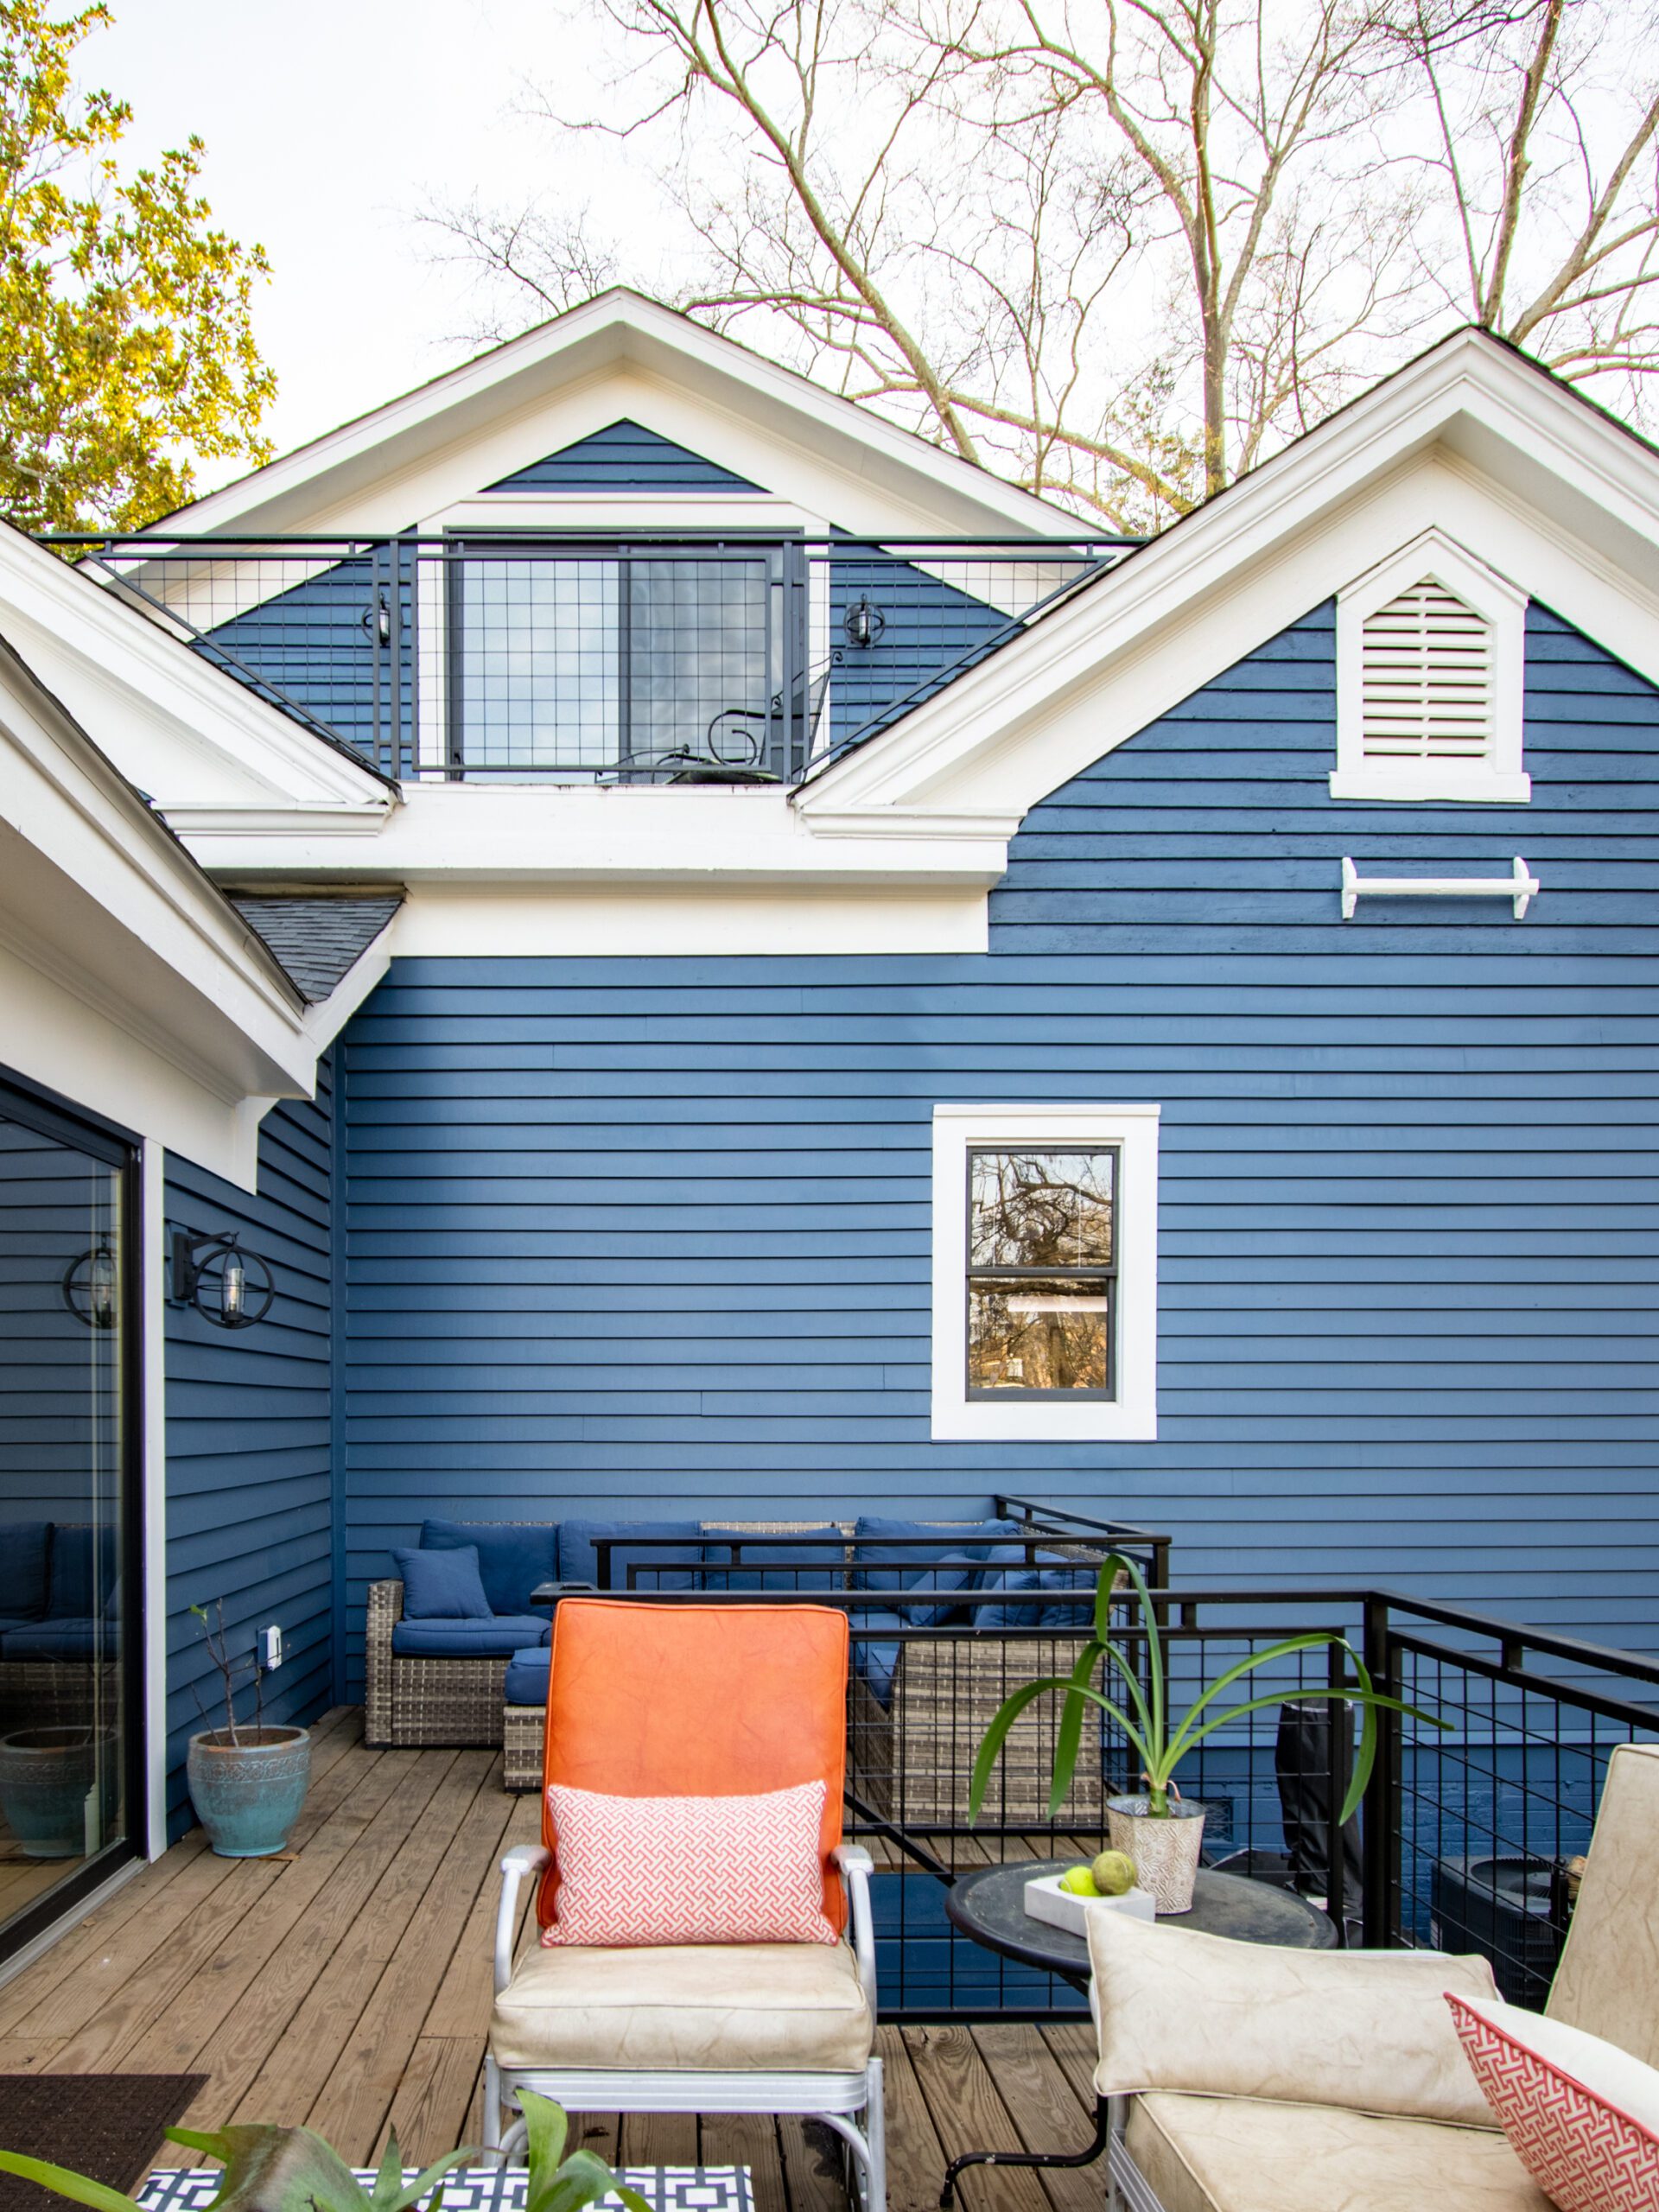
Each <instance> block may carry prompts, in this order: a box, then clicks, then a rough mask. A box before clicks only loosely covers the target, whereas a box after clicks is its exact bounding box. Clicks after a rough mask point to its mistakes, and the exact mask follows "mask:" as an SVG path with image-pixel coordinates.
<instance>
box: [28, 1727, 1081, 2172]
mask: <svg viewBox="0 0 1659 2212" xmlns="http://www.w3.org/2000/svg"><path fill="white" fill-rule="evenodd" d="M314 1762H315V1763H314V1767H313V1778H312V1784H311V1791H310V1796H309V1797H308V1801H307V1803H306V1808H305V1811H304V1814H303V1815H302V1819H301V1821H300V1823H299V1825H298V1827H296V1830H295V1833H294V1837H293V1841H292V1848H291V1850H290V1852H289V1854H287V1855H286V1856H285V1857H284V1858H283V1859H258V1860H245V1861H242V1862H236V1861H233V1860H229V1859H215V1858H214V1857H213V1854H212V1853H210V1852H209V1851H207V1848H206V1846H205V1839H204V1838H203V1837H202V1834H201V1832H200V1829H197V1830H195V1831H194V1832H193V1833H192V1834H190V1835H188V1836H187V1837H186V1838H185V1840H184V1841H183V1842H181V1843H179V1844H175V1846H174V1847H173V1848H172V1849H171V1850H170V1851H169V1852H168V1853H167V1854H166V1856H165V1857H164V1858H162V1859H158V1860H157V1861H156V1864H155V1865H154V1866H149V1867H146V1868H145V1869H144V1871H143V1872H142V1873H141V1874H139V1875H137V1877H136V1878H134V1879H133V1880H132V1881H130V1882H129V1883H128V1884H127V1885H126V1886H125V1887H124V1888H123V1889H122V1890H120V1891H118V1893H117V1894H116V1896H115V1897H112V1898H111V1900H110V1901H109V1902H108V1903H107V1904H105V1905H104V1906H103V1907H102V1908H100V1909H99V1910H98V1911H96V1912H95V1913H93V1914H92V1915H90V1916H88V1917H87V1919H86V1920H85V1921H84V1922H82V1923H80V1925H79V1927H77V1928H76V1929H73V1931H72V1932H71V1933H70V1934H69V1935H67V1936H65V1937H64V1938H63V1939H62V1941H61V1942H59V1943H58V1944H56V1945H55V1946H54V1948H53V1949H52V1950H51V1951H50V1952H48V1954H47V1955H46V1956H45V1957H43V1958H41V1959H40V1960H37V1961H35V1964H34V1965H33V1966H31V1967H29V1968H28V1969H27V1970H26V1971H25V1972H23V1973H22V1974H19V1975H17V1976H16V1978H15V1979H14V1980H11V1981H10V1982H7V1983H5V1984H3V1985H0V2073H35V2072H40V2073H99V2072H110V2073H130V2074H144V2073H201V2074H206V2075H208V2076H209V2082H208V2086H207V2088H206V2089H205V2090H204V2091H203V2092H202V2094H201V2095H200V2099H199V2100H198V2101H197V2102H196V2104H195V2105H194V2107H192V2109H191V2111H190V2112H189V2113H188V2115H187V2124H188V2125H190V2126H198V2127H213V2126H222V2125H223V2124H225V2123H226V2122H227V2121H229V2120H279V2121H286V2122H289V2123H299V2122H304V2123H306V2124H308V2125H309V2126H313V2127H315V2128H317V2129H319V2130H320V2131H321V2133H323V2134H325V2135H327V2137H328V2138H329V2139H330V2140H331V2141H333V2142H334V2144H336V2145H338V2146H339V2148H340V2150H341V2151H342V2152H345V2153H346V2156H347V2157H349V2158H352V2159H353V2160H354V2161H356V2162H358V2163H359V2164H361V2163H367V2162H371V2161H372V2160H373V2159H374V2158H377V2157H378V2153H379V2152H380V2149H381V2148H382V2146H383V2145H384V2144H385V2139H386V2134H387V2131H388V2128H389V2127H395V2128H396V2129H397V2138H398V2142H399V2145H401V2147H402V2148H403V2150H404V2152H405V2153H406V2154H407V2155H408V2157H409V2158H410V2159H411V2160H413V2161H416V2162H419V2163H423V2162H425V2161H426V2160H428V2159H429V2158H433V2157H435V2156H437V2155H439V2154H441V2153H442V2152H445V2151H448V2150H450V2149H452V2148H454V2145H456V2144H458V2143H462V2142H476V2141H477V2140H478V2130H479V2125H480V2072H481V2067H482V2060H483V2051H484V2042H485V2036H486V2029H487V2025H488V2020H489V2011H490V1963H489V1962H490V1950H491V1943H492V1940H493V1920H494V1912H495V1896H496V1882H495V1878H494V1877H495V1867H496V1864H497V1861H498V1859H499V1855H500V1853H501V1850H502V1848H503V1847H505V1845H507V1844H509V1843H513V1842H518V1841H520V1840H532V1839H533V1838H534V1836H535V1834H536V1828H537V1804H536V1800H535V1799H534V1797H509V1796H505V1795H504V1793H503V1791H502V1789H501V1786H500V1773H499V1756H498V1755H497V1754H495V1753H493V1752H490V1751H369V1750H367V1749H365V1746H364V1744H363V1742H362V1730H361V1715H360V1714H359V1713H358V1712H357V1711H355V1710H354V1709H348V1708H346V1709H341V1710H340V1711H339V1712H336V1713H330V1714H329V1715H328V1716H327V1719H325V1720H323V1721H322V1722H321V1723H320V1724H319V1726H318V1727H317V1728H316V1730H315V1751H314ZM880 2038H881V2049H882V2050H883V2053H884V2055H885V2056H886V2059H887V2128H888V2139H889V2162H890V2187H891V2202H892V2204H893V2212H932V2208H933V2207H934V2206H936V2205H937V2203H938V2189H939V2180H940V2177H941V2175H942V2173H943V2171H944V2164H945V2160H946V2158H948V2157H949V2156H950V2155H952V2154H953V2153H954V2152H957V2151H962V2150H969V2149H1006V2150H1014V2149H1018V2148H1020V2147H1027V2148H1035V2149H1041V2150H1052V2149H1056V2148H1058V2147H1061V2146H1062V2145H1079V2144H1081V2143H1084V2142H1086V2141H1087V2139H1088V2137H1089V2133H1090V2126H1091V2120H1092V2111H1093V2103H1092V2092H1091V2091H1090V2087H1089V2069H1090V2063H1091V2054H1090V2044H1091V2037H1090V2035H1089V2031H1087V2030H1086V2029H1085V2028H1084V2027H1082V2026H1071V2025H1067V2026H1064V2027H1055V2028H1041V2029H1039V2028H1031V2027H1020V2026H1014V2025H1000V2026H999V2025H993V2026H986V2027H979V2028H975V2029H972V2030H969V2029H967V2028H963V2027H954V2026H952V2027H923V2028H904V2029H895V2028H884V2029H882V2030H881V2031H880ZM581 2127H582V2137H583V2139H584V2140H585V2141H586V2142H587V2143H588V2145H590V2147H591V2148H593V2149H594V2150H595V2151H597V2152H600V2154H601V2156H602V2157H604V2158H608V2159H610V2160H612V2161H613V2162H618V2163H623V2164H642V2165H648V2164H682V2163H693V2162H696V2160H698V2159H701V2160H702V2161H703V2162H704V2163H709V2164H713V2163H720V2164H746V2165H748V2166H750V2167H751V2168H752V2169H753V2174H754V2181H755V2188H756V2199H757V2202H758V2204H759V2206H760V2212H844V2208H845V2204H846V2198H845V2196H844V2193H843V2191H842V2185H841V2177H840V2164H839V2158H838V2155H837V2154H836V2152H835V2150H834V2148H833V2146H832V2145H831V2142H830V2140H829V2138H828V2136H827V2135H826V2134H823V2133H821V2132H820V2131H817V2130H814V2129H811V2128H809V2127H805V2126H803V2125H802V2123H801V2122H799V2121H798V2120H783V2121H781V2122H777V2123H774V2122H773V2121H772V2120H756V2119H750V2118H731V2117H716V2118H713V2119H709V2120H697V2119H696V2118H694V2117H691V2116H680V2115H677V2114H670V2115H662V2116H644V2117H628V2118H625V2119H624V2120H622V2121H621V2122H620V2136H619V2123H618V2121H617V2120H615V2118H613V2117H609V2118H607V2116H605V2115H603V2114H596V2115H588V2116H584V2117H583V2118H582V2121H581ZM158 2163H161V2164H168V2163H172V2161H171V2160H170V2159H168V2158H162V2160H160V2161H159V2162H158ZM1102 2196H1103V2189H1102V2183H1101V2178H1100V2175H1099V2172H1098V2171H1097V2170H1096V2171H1093V2172H1091V2171H1088V2170H1086V2169H1085V2170H1084V2171H1081V2172H1076V2173H1065V2172H1064V2171H1062V2172H1058V2173H1053V2174H1048V2175H1045V2176H1043V2177H1041V2178H1039V2177H1037V2176H1035V2175H1033V2173H1030V2172H1028V2171H1027V2172H1021V2171H1019V2170H1018V2169H1014V2170H1007V2169H1002V2170H994V2171H992V2172H991V2173H989V2174H986V2173H985V2172H983V2171H981V2172H980V2173H978V2174H974V2175H970V2176H969V2177H968V2178H967V2180H966V2182H965V2184H964V2188H963V2201H964V2202H965V2203H966V2205H967V2207H968V2212H990V2208H991V2207H992V2206H995V2207H997V2208H998V2212H1099V2207H1100V2203H1101V2201H1102Z"/></svg>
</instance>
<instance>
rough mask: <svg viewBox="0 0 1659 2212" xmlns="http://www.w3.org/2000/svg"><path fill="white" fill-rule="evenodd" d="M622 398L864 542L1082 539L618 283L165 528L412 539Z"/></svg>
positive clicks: (640, 418) (853, 407) (1069, 525)
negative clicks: (897, 537)
mask: <svg viewBox="0 0 1659 2212" xmlns="http://www.w3.org/2000/svg"><path fill="white" fill-rule="evenodd" d="M619 396H620V397H621V401H622V404H621V409H620V411H621V412H622V413H623V414H624V415H625V416H626V419H628V420H630V421H632V422H635V423H639V424H640V425H641V426H643V427H645V428H646V429H650V430H652V431H654V432H655V433H657V435H659V436H663V437H665V438H668V439H670V440H671V441H672V442H675V443H680V444H685V445H687V446H688V447H689V448H690V450H693V451H695V452H696V453H697V454H700V455H704V456H706V457H707V458H708V459H709V460H710V461H713V462H715V464H716V465H718V466H719V467H721V468H723V469H725V470H727V471H728V472H729V473H730V474H734V475H735V476H737V477H739V478H741V479H743V480H747V481H750V482H759V483H762V484H764V485H765V486H766V490H767V492H768V493H773V494H776V495H778V496H780V497H784V498H787V499H792V500H794V501H796V502H797V503H798V504H801V505H805V506H807V507H808V508H810V509H811V510H812V511H814V512H817V513H819V514H821V515H823V517H824V518H826V519H827V520H829V521H833V522H835V523H836V524H840V525H842V526H843V527H845V528H847V529H849V530H853V531H886V532H887V533H888V534H889V535H894V534H899V533H900V532H902V531H912V532H921V533H925V532H927V531H950V532H953V533H958V534H961V535H963V536H971V535H974V534H976V533H978V534H981V535H984V534H987V533H992V532H1015V533H1027V532H1029V533H1034V534H1039V535H1043V534H1048V533H1053V532H1064V531H1071V530H1075V529H1076V527H1077V518H1076V517H1075V516H1073V515H1071V514H1069V513H1067V512H1065V511H1064V510H1062V509H1060V508H1058V507H1055V506H1052V505H1049V503H1048V502H1047V501H1046V500H1042V499H1034V498H1033V496H1032V495H1031V494H1030V493H1027V492H1022V491H1020V490H1019V489H1018V488H1017V487H1016V486H1013V485H1010V484H1007V483H1005V482H1004V481H1003V480H1001V478H1000V477H997V476H995V475H994V474H991V472H990V471H989V470H988V469H984V468H982V467H978V466H977V465H976V464H975V463H973V462H971V461H963V460H962V459H961V458H960V457H959V456H958V455H956V454H950V453H946V452H944V450H942V449H941V448H939V447H938V446H935V445H932V444H931V443H930V442H928V441H927V440H926V439H925V438H923V437H920V436H918V435H917V434H916V433H915V432H913V431H910V430H906V429H900V428H899V426H898V425H897V424H896V423H889V422H887V421H886V420H884V419H883V417H881V416H879V415H875V414H873V413H872V412H870V410H868V409H867V408H864V407H861V406H859V405H858V404H856V403H855V402H854V401H852V400H849V399H842V398H841V397H838V396H837V395H836V393H834V392H831V391H826V390H825V389H824V388H823V386H822V385H816V384H814V383H812V382H811V381H810V378H806V377H804V376H800V375H798V373H796V372H794V371H793V370H791V369H785V368H780V367H779V365H777V364H776V363H775V362H772V361H767V360H766V359H762V357H761V356H760V355H759V354H758V353H752V352H751V351H750V350H749V349H748V348H747V346H741V345H740V344H739V343H738V342H737V341H736V340H734V339H730V338H726V337H722V336H721V335H720V334H717V333H716V332H714V331H711V330H708V329H705V328H704V327H702V325H701V324H700V323H696V322H693V321H691V320H690V317H689V316H686V315H680V314H677V312H675V311H674V310H673V309H672V308H665V307H663V306H661V305H660V304H659V303H658V302H656V301H654V300H648V299H645V298H644V297H642V296H641V295H639V293H637V292H632V291H628V290H626V289H620V288H618V289H613V290H611V291H607V292H603V293H601V295H600V296H598V297H597V298H596V299H593V300H589V301H588V302H586V303H585V304H584V305H582V306H581V307H578V308H571V309H570V310H569V313H567V314H564V315H557V316H555V317H554V318H553V320H552V321H549V322H544V323H542V324H539V325H538V326H537V327H536V328H535V329H533V330H528V331H525V332H524V334H523V335H522V336H520V337H518V338H514V339H510V340H508V341H507V342H506V343H505V345H501V346H495V347H493V348H492V349H491V351H489V352H488V353H483V354H480V355H479V356H478V357H477V358H476V359H474V360H471V361H467V362H465V363H463V364H462V365H461V366H460V367H458V368H454V369H450V370H447V371H445V372H444V373H443V374H442V375H441V376H438V377H435V378H432V379H431V380H430V381H429V382H428V383H426V384H423V385H418V386H416V389H415V390H414V391H409V392H405V393H404V394H403V395H402V397H399V398H397V399H394V400H391V401H389V402H388V403H387V404H385V406H382V407H378V408H375V409H374V410H372V411H371V412H370V413H368V414H366V415H362V416H357V417H356V418H355V419H354V420H353V421H351V422H348V423H342V424H341V425H340V428H339V429H335V430H331V431H329V432H327V434H326V435H324V436H322V437H320V438H315V439H314V440H312V441H311V442H310V443H309V444H308V445H304V446H302V447H300V448H298V449H297V451H296V452H294V453H291V454H286V455H285V456H283V458H282V459H280V460H277V461H271V462H270V463H269V464H268V466H266V467H264V468H261V469H257V470H255V471H254V472H253V473H252V474H251V475H248V476H244V477H242V478H239V479H238V480H237V481H236V482H235V483H232V484H228V485H226V486H224V487H223V489H221V490H219V491H218V492H213V493H208V494H207V496H206V497H204V498H202V499H197V500H195V501H194V502H193V503H192V504H191V505H189V506H187V507H181V508H180V509H179V510H178V512H176V513H175V514H172V515H169V516H168V517H166V518H164V519H163V520H162V522H160V523H157V524H152V525H151V534H152V535H158V536H165V535H166V534H167V532H168V530H169V529H170V530H174V531H185V530H188V531H226V530H231V529H237V530H244V531H245V530H249V529H253V530H260V531H271V532H273V533H276V532H283V533H290V534H292V533H299V532H303V531H321V530H324V529H328V528H336V527H337V528H340V529H346V530H351V531H365V532H374V531H399V530H405V529H409V528H410V527H413V526H416V525H417V524H421V523H423V522H424V521H426V520H427V519H429V518H430V517H431V516H432V515H434V514H435V513H436V512H440V511H441V510H442V508H443V507H444V506H446V505H450V504H453V503H454V502H455V501H457V500H461V499H469V498H473V497H475V496H476V495H477V494H478V493H480V491H482V490H483V489H484V487H485V486H492V485H495V486H499V485H500V484H501V483H502V481H503V480H505V479H506V478H508V477H510V476H512V474H515V473H516V472H517V471H518V470H521V469H524V468H526V467H531V466H532V465H533V464H535V463H536V462H537V461H540V460H542V459H543V457H544V456H545V455H547V454H549V453H550V452H551V451H553V450H556V448H557V447H558V446H560V445H561V444H564V445H568V444H569V443H571V442H575V439H576V438H579V437H582V436H586V435H592V434H593V433H594V432H595V431H599V430H602V429H605V428H606V427H607V425H613V424H614V423H616V421H617V418H618V414H619ZM550 423H551V424H552V427H553V428H554V429H555V431H556V433H557V435H553V436H551V437H550V435H548V431H549V426H550Z"/></svg>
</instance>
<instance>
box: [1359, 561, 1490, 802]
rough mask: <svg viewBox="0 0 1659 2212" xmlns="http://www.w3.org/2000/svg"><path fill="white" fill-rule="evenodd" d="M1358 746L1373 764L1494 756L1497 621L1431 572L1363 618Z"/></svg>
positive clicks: (1470, 763)
mask: <svg viewBox="0 0 1659 2212" xmlns="http://www.w3.org/2000/svg"><path fill="white" fill-rule="evenodd" d="M1361 658H1362V663H1363V668H1362V677H1361V731H1360V750H1361V753H1362V754H1363V758H1364V760H1366V761H1367V762H1368V763H1375V764H1376V766H1378V767H1383V766H1386V764H1388V763H1389V762H1390V761H1399V762H1402V763H1404V762H1408V761H1409V762H1421V761H1427V760H1438V761H1444V762H1446V763H1448V764H1452V763H1457V764H1460V765H1462V766H1466V767H1475V766H1478V765H1479V764H1480V763H1481V762H1483V761H1484V760H1488V759H1489V758H1490V757H1491V750H1492V737H1493V720H1494V717H1493V700H1492V688H1493V687H1492V626H1491V623H1490V622H1488V621H1487V620H1486V619H1485V617H1484V615H1480V614H1478V613H1476V612H1475V610H1474V608H1473V607H1467V606H1465V604H1464V602H1463V601H1462V600H1460V599H1459V598H1458V596H1457V595H1456V594H1455V593H1453V592H1450V591H1448V590H1446V587H1445V586H1444V585H1443V584H1440V583H1437V582H1435V581H1434V579H1433V577H1431V576H1425V577H1424V578H1423V579H1422V580H1421V582H1418V583H1415V584H1414V585H1413V586H1412V587H1411V588H1410V589H1409V590H1408V591H1402V592H1401V593H1400V594H1398V596H1397V597H1396V598H1394V599H1391V600H1390V601H1389V603H1388V605H1387V606H1386V607H1378V608H1377V609H1376V612H1375V613H1371V614H1368V615H1367V616H1366V618H1365V622H1364V628H1363V636H1362V653H1361Z"/></svg>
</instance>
